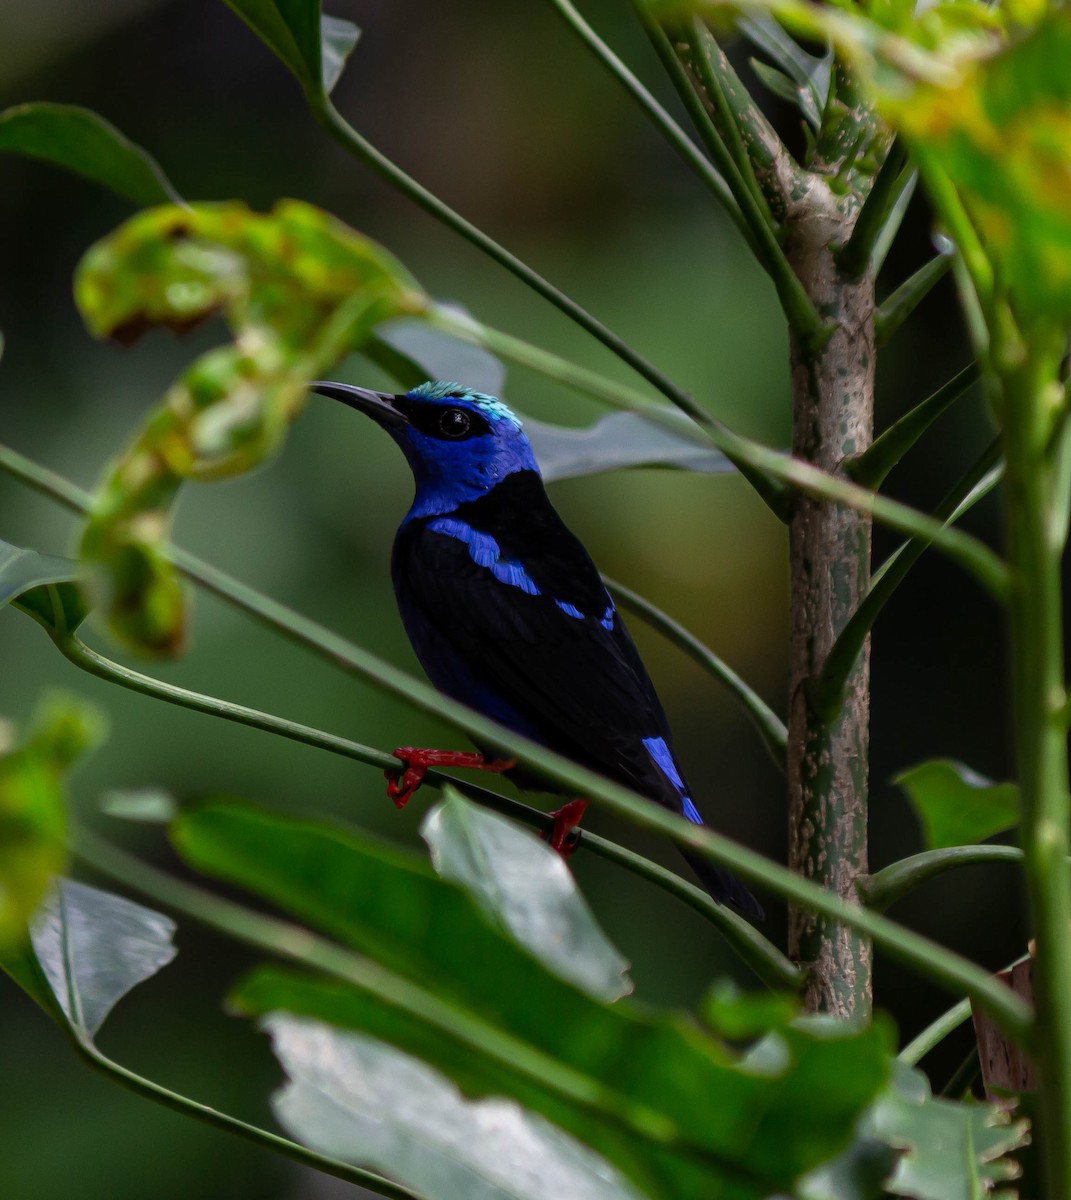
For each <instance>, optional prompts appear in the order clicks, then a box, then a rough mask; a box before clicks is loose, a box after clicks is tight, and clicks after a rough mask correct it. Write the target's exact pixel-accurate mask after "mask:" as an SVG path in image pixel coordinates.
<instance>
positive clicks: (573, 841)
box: [548, 800, 588, 858]
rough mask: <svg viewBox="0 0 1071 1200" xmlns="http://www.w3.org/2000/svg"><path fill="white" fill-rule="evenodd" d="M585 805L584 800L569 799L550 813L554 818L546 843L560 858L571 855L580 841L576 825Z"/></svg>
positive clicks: (586, 804)
mask: <svg viewBox="0 0 1071 1200" xmlns="http://www.w3.org/2000/svg"><path fill="white" fill-rule="evenodd" d="M587 806H588V802H587V801H586V800H570V801H569V803H568V804H563V805H562V806H561V808H559V809H555V811H554V812H552V813H551V814H550V815H551V816H552V817H553V818H554V825H553V826H552V827H551V830H550V838H549V839H548V845H549V846H550V848H551V849H552V850H556V851H557V852H558V853H559V854H560V855H561V856H562V858H569V857H571V856H572V853H573V851H574V850H575V849H576V847H577V843H578V842H579V841H580V830H579V829H578V828H577V826H578V825H579V824H580V818H581V817H582V816H583V815H584V810H585V809H586V808H587Z"/></svg>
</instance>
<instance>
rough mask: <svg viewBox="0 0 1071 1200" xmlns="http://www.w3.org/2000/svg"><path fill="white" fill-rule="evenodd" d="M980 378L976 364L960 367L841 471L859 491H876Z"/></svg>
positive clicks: (848, 462) (849, 460)
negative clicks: (918, 442) (846, 473)
mask: <svg viewBox="0 0 1071 1200" xmlns="http://www.w3.org/2000/svg"><path fill="white" fill-rule="evenodd" d="M980 375H981V370H980V369H979V367H978V364H977V363H971V364H970V365H969V366H966V367H964V368H963V370H962V371H960V372H959V373H958V374H956V375H954V376H953V377H952V378H951V379H950V380H949V381H948V382H947V383H946V384H945V385H944V386H943V387H940V388H938V389H937V391H936V392H934V393H933V395H931V396H927V398H926V399H925V400H923V401H922V403H921V404H918V405H916V406H915V407H914V408H913V409H911V411H910V412H907V413H905V414H904V415H903V416H902V417H900V419H899V420H897V421H894V422H893V424H892V425H890V426H889V428H888V429H886V430H885V432H884V433H882V434H881V435H880V437H877V438H875V439H874V441H873V443H872V444H871V445H870V446H869V447H868V448H867V449H866V450H865V451H864V452H863V453H862V454H858V455H856V456H855V458H851V459H848V461H847V462H846V463H845V464H844V466H845V470H847V472H848V474H849V475H850V476H851V477H852V479H854V480H855V482H856V483H858V484H861V485H862V486H863V487H867V488H877V487H880V486H881V485H882V483H884V482H885V477H886V476H887V475H888V474H889V472H890V471H891V470H892V469H893V467H895V466H896V464H897V463H898V462H899V461H900V460H901V459H902V458H903V456H904V455H905V454H906V453H907V452H908V451H909V450H910V449H911V447H912V446H914V444H915V443H916V442H917V441H918V440H919V438H920V437H921V436H922V435H923V434H924V433H925V432H926V430H927V429H929V427H930V426H931V425H932V424H933V423H934V421H936V420H937V418H938V417H939V416H941V414H942V413H944V412H945V410H946V409H948V408H949V407H951V405H953V404H954V403H955V402H956V401H957V400H958V399H959V398H960V397H961V396H963V395H964V394H965V393H966V391H967V389H968V388H969V387H971V385H972V384H974V383H976V382H977V381H978V379H979V377H980Z"/></svg>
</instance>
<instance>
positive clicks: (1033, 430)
mask: <svg viewBox="0 0 1071 1200" xmlns="http://www.w3.org/2000/svg"><path fill="white" fill-rule="evenodd" d="M991 333H992V335H993V340H994V349H995V351H996V353H995V355H994V360H993V361H995V362H996V363H997V364H999V367H998V369H999V370H1001V371H1002V375H1001V377H1000V384H1001V392H1000V394H999V396H998V402H997V408H998V411H999V412H1000V415H1001V418H1002V421H1003V425H1004V434H1005V458H1006V462H1007V471H1006V488H1005V499H1006V505H1005V511H1006V516H1007V540H1008V551H1009V557H1010V559H1011V562H1012V564H1013V567H1014V571H1015V576H1014V581H1015V582H1014V586H1013V588H1012V595H1011V604H1010V609H1009V621H1010V626H1011V645H1012V680H1013V693H1014V697H1015V731H1016V750H1017V758H1018V766H1019V771H1018V775H1019V787H1020V796H1021V799H1022V822H1021V825H1020V840H1021V843H1022V847H1023V853H1024V858H1025V864H1024V865H1025V876H1026V885H1027V895H1028V898H1029V901H1030V915H1031V919H1032V927H1033V933H1034V939H1035V944H1036V947H1037V953H1036V956H1035V959H1034V967H1033V983H1034V997H1035V1008H1036V1012H1037V1019H1036V1022H1037V1034H1038V1045H1037V1050H1038V1053H1037V1056H1036V1061H1037V1066H1038V1072H1039V1076H1040V1089H1039V1091H1040V1108H1041V1116H1042V1120H1041V1139H1040V1141H1041V1159H1042V1162H1043V1164H1044V1175H1045V1180H1046V1186H1047V1189H1048V1190H1047V1193H1046V1194H1047V1195H1049V1196H1053V1197H1056V1196H1067V1195H1071V1138H1069V1136H1068V1131H1069V1130H1071V1005H1069V1004H1068V997H1069V996H1071V938H1069V937H1068V930H1069V929H1071V876H1069V872H1068V871H1067V868H1066V865H1065V861H1066V858H1067V854H1068V823H1069V819H1071V803H1069V797H1068V769H1067V731H1066V729H1065V728H1064V724H1063V719H1062V710H1063V706H1064V704H1065V702H1066V696H1067V693H1066V685H1065V680H1064V642H1063V595H1062V581H1061V560H1062V557H1063V550H1064V539H1063V530H1062V522H1061V521H1060V518H1059V513H1060V511H1061V507H1062V505H1063V503H1064V498H1063V497H1062V496H1061V495H1060V494H1059V492H1058V487H1057V480H1058V479H1059V473H1060V472H1059V466H1058V464H1056V463H1055V462H1054V461H1053V460H1052V456H1051V450H1052V430H1053V419H1054V415H1055V414H1054V407H1055V405H1054V401H1062V400H1063V389H1062V387H1061V386H1060V384H1059V377H1060V376H1059V364H1060V361H1061V359H1062V357H1063V352H1064V348H1065V343H1066V331H1065V330H1064V329H1062V328H1059V327H1057V328H1055V329H1049V328H1047V327H1045V326H1042V328H1041V330H1040V335H1039V330H1038V329H1037V327H1035V329H1034V330H1033V331H1032V332H1031V336H1030V338H1029V340H1028V343H1027V345H1025V346H1023V347H1019V346H1014V347H1012V348H1010V349H1009V351H1008V352H1005V350H1004V347H1003V346H1002V344H1001V340H1000V339H1002V338H1003V336H1004V330H1003V329H1001V328H999V327H998V328H996V329H993V330H991ZM1020 348H1021V349H1022V355H1021V356H1019V355H1017V354H1016V353H1015V351H1018V350H1019V349H1020ZM1016 359H1018V361H1016Z"/></svg>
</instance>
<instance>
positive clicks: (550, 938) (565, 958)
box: [420, 788, 632, 1000]
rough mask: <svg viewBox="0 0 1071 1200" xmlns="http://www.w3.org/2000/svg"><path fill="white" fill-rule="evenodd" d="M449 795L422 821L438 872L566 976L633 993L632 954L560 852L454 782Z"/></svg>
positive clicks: (608, 996) (595, 991) (606, 996)
mask: <svg viewBox="0 0 1071 1200" xmlns="http://www.w3.org/2000/svg"><path fill="white" fill-rule="evenodd" d="M445 795H446V799H444V800H443V801H442V802H441V803H440V804H437V805H436V806H435V807H434V808H433V809H431V811H430V812H429V813H428V815H427V817H425V819H424V823H423V825H421V827H420V833H421V836H422V837H423V838H424V841H426V842H427V843H428V847H429V849H430V850H431V861H432V865H433V866H434V867H435V870H436V871H437V872H438V873H439V874H440V875H441V876H442V877H443V878H444V879H449V880H451V881H453V882H454V883H458V884H460V885H461V886H462V887H463V888H464V889H465V890H466V891H467V892H468V893H469V895H470V896H472V897H473V899H474V900H475V901H476V903H477V904H478V905H479V906H480V908H482V909H483V911H484V912H485V913H486V914H487V915H488V916H489V917H490V918H491V919H492V920H493V921H495V922H496V923H497V924H498V925H499V926H500V927H501V928H502V929H504V930H506V931H507V932H508V933H510V934H511V935H512V936H513V937H515V938H516V939H517V941H518V942H520V944H521V945H522V946H524V947H525V949H526V950H528V951H530V952H531V953H532V954H533V955H535V957H536V958H538V959H539V960H540V962H542V963H543V964H544V966H546V967H548V968H549V969H550V970H552V971H554V972H555V974H558V975H561V976H562V978H563V979H568V980H569V981H570V982H571V983H575V984H576V985H577V986H578V987H582V988H583V989H584V990H585V991H586V992H590V993H591V995H593V996H596V997H598V998H599V999H602V1000H617V999H619V998H620V997H621V996H625V995H627V994H628V993H629V992H630V991H632V983H631V981H630V980H629V978H628V960H627V959H626V958H624V957H623V956H622V955H621V954H620V953H619V952H618V951H617V949H616V948H615V947H614V946H613V945H612V944H611V943H610V941H609V940H608V939H607V937H606V934H605V933H603V931H602V929H601V928H600V927H599V924H598V922H597V921H596V920H595V917H594V915H593V914H592V912H591V909H590V908H588V905H587V901H586V900H585V899H584V897H583V896H582V895H581V893H580V890H579V889H578V888H577V886H576V880H575V879H574V878H573V876H572V873H571V872H570V871H569V869H568V867H566V865H565V862H564V860H563V859H562V857H561V855H560V854H557V853H555V851H553V850H551V849H550V847H549V846H547V844H546V843H545V842H543V841H540V839H539V838H538V837H536V835H535V834H534V833H531V832H530V831H529V830H527V829H521V828H520V827H519V826H517V825H515V824H514V823H513V822H512V821H510V820H507V818H505V817H502V816H499V815H498V814H497V813H493V812H490V811H488V810H487V809H486V808H480V807H479V805H476V804H472V803H470V802H469V801H468V800H465V799H464V798H463V797H462V796H461V795H460V794H459V793H458V792H457V791H455V790H454V789H453V788H447V789H446V790H445Z"/></svg>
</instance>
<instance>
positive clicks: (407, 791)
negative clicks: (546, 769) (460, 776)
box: [383, 746, 517, 808]
mask: <svg viewBox="0 0 1071 1200" xmlns="http://www.w3.org/2000/svg"><path fill="white" fill-rule="evenodd" d="M394 757H395V758H397V759H400V760H401V763H402V769H401V770H400V771H394V770H386V771H384V772H383V775H384V777H385V778H386V780H387V795H388V796H389V797H390V798H391V799H392V800H393V801H394V807H395V808H404V807H405V806H406V804H408V803H409V798H410V797H411V796H412V794H413V793H414V792H415V791H416V790H417V788H418V787H420V785H421V784H422V783H423V782H424V776H425V775H427V773H428V768H429V767H466V768H468V769H469V770H472V771H493V772H495V773H498V772H500V771H508V770H510V768H512V767H515V766H516V765H517V760H516V759H515V758H485V757H484V756H483V755H482V754H475V753H472V752H466V751H463V750H418V749H417V748H416V747H415V746H399V747H398V749H397V750H395V751H394Z"/></svg>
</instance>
